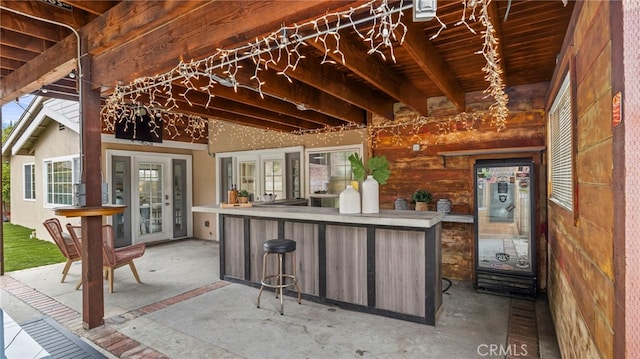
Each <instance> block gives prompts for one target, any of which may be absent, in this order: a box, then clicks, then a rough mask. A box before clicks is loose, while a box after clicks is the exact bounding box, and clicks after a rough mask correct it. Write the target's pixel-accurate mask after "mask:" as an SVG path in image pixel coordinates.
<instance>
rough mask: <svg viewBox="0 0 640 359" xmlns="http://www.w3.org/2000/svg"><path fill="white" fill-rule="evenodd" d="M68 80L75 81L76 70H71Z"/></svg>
mask: <svg viewBox="0 0 640 359" xmlns="http://www.w3.org/2000/svg"><path fill="white" fill-rule="evenodd" d="M69 78H70V79H75V78H76V69H73V70H71V72H69Z"/></svg>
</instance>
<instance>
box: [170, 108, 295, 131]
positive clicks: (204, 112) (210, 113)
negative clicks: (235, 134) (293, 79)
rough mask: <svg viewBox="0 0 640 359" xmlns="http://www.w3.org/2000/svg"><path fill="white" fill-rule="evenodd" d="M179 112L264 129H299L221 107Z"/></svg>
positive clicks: (188, 109)
mask: <svg viewBox="0 0 640 359" xmlns="http://www.w3.org/2000/svg"><path fill="white" fill-rule="evenodd" d="M180 112H181V113H184V114H187V115H195V116H201V117H204V118H208V119H218V120H223V121H227V122H233V123H237V124H240V125H244V126H252V127H257V128H262V129H265V130H274V131H280V132H293V131H296V130H298V129H299V128H298V127H295V126H290V125H286V124H280V123H274V122H270V121H265V120H263V119H257V118H255V117H251V116H245V115H240V114H237V113H233V112H228V111H224V110H221V109H205V108H203V107H197V108H193V107H192V108H185V109H181V110H180Z"/></svg>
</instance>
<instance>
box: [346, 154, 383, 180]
mask: <svg viewBox="0 0 640 359" xmlns="http://www.w3.org/2000/svg"><path fill="white" fill-rule="evenodd" d="M349 162H351V172H352V173H353V178H354V179H355V180H356V181H364V179H365V178H366V177H367V176H368V175H371V176H373V179H375V180H376V181H378V183H380V184H385V183H387V180H388V179H389V176H390V175H391V170H390V169H389V160H387V158H386V157H385V156H375V157H371V158H369V160H368V161H367V163H366V165H365V163H364V160H363V159H362V157H360V155H358V154H357V153H354V154H352V155H351V156H349Z"/></svg>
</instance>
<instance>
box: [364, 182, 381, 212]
mask: <svg viewBox="0 0 640 359" xmlns="http://www.w3.org/2000/svg"><path fill="white" fill-rule="evenodd" d="M379 187H380V185H379V184H378V181H376V180H374V179H373V176H367V179H366V180H364V182H362V213H378V212H379V211H380V205H379V202H380V201H379V194H378V190H379Z"/></svg>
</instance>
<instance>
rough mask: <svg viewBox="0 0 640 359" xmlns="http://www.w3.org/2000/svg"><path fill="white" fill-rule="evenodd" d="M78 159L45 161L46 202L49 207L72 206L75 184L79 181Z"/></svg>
mask: <svg viewBox="0 0 640 359" xmlns="http://www.w3.org/2000/svg"><path fill="white" fill-rule="evenodd" d="M79 170H80V162H79V159H78V158H77V157H75V158H63V159H53V160H45V161H44V172H45V173H44V178H45V184H44V189H45V192H46V193H45V202H46V204H47V205H72V204H73V202H74V201H73V184H74V183H76V182H78V181H79V179H80V178H79V177H80V176H79Z"/></svg>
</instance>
